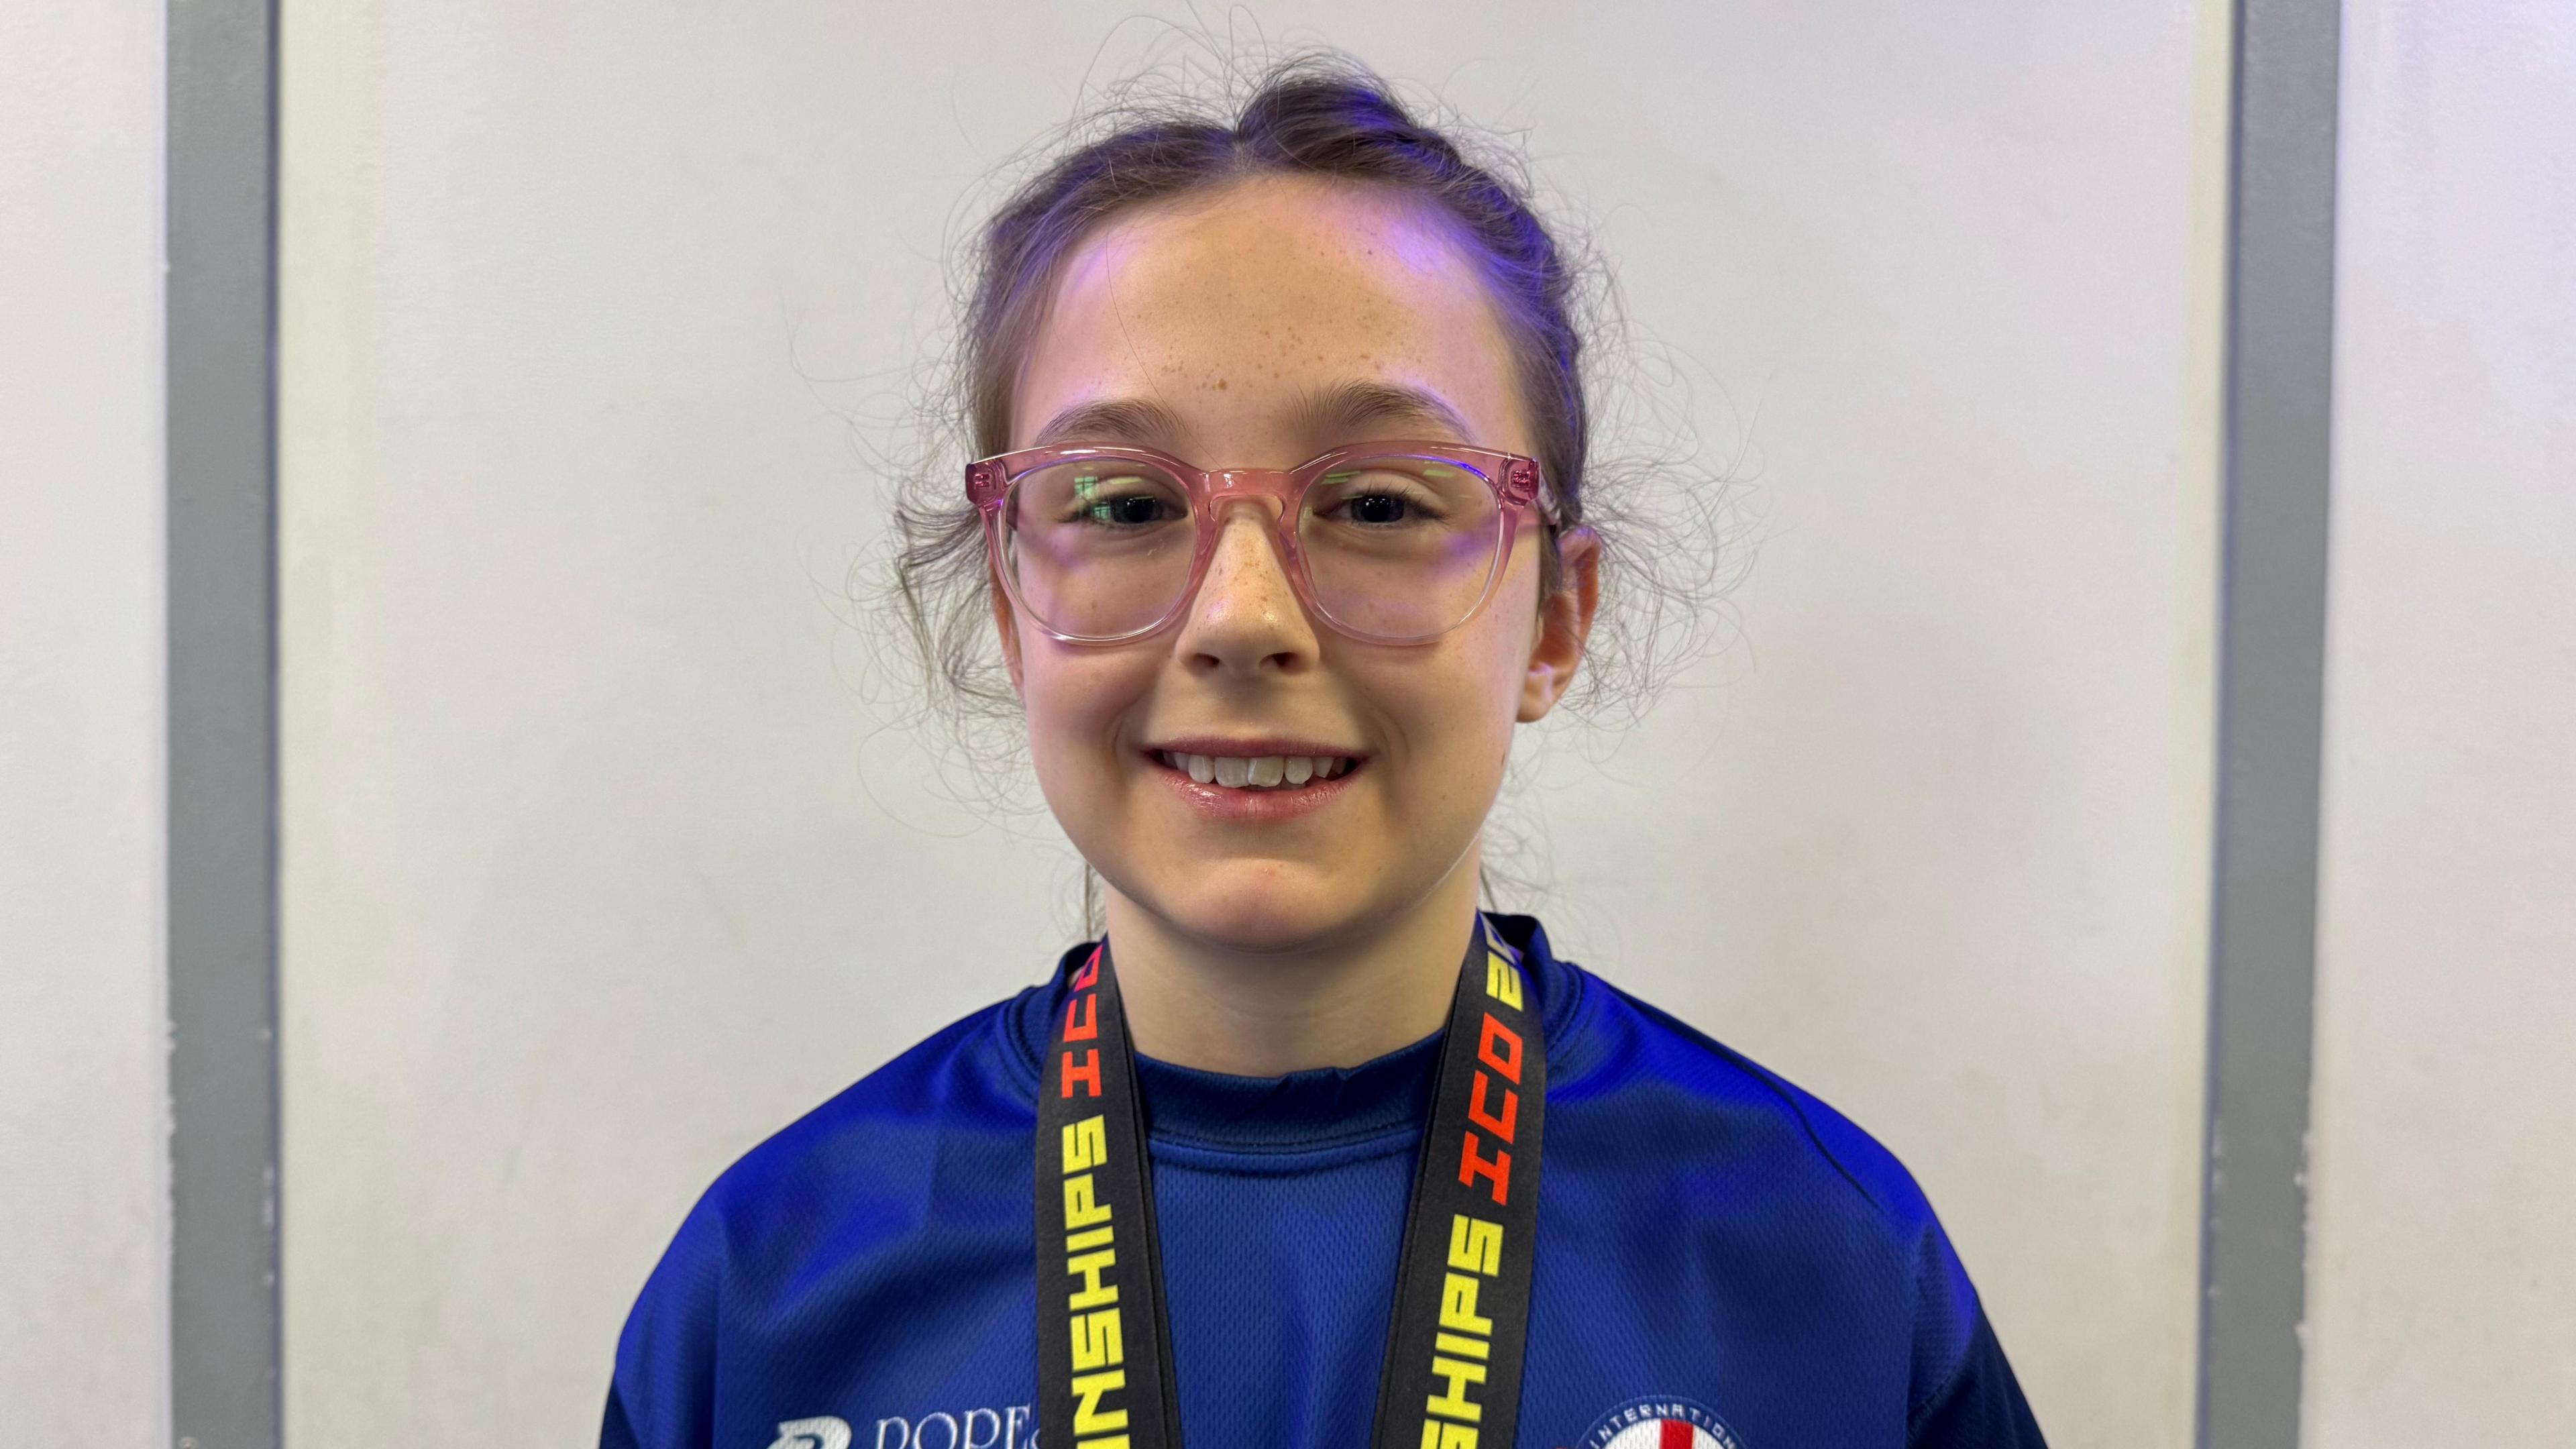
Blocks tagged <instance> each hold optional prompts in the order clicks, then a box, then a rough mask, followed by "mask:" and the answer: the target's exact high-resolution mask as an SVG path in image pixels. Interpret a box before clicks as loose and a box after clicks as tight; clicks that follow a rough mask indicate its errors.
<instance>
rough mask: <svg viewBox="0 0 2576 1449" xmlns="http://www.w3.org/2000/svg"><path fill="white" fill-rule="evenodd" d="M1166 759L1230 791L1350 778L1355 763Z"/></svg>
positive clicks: (1315, 758) (1173, 755)
mask: <svg viewBox="0 0 2576 1449" xmlns="http://www.w3.org/2000/svg"><path fill="white" fill-rule="evenodd" d="M1162 760H1163V763H1164V764H1166V765H1169V766H1171V767H1172V768H1173V769H1175V770H1185V771H1187V772H1189V777H1190V778H1191V779H1193V780H1196V781H1198V782H1199V783H1200V784H1202V785H1206V784H1211V783H1212V784H1218V785H1223V786H1225V787H1226V788H1227V789H1229V790H1243V789H1255V790H1269V789H1277V788H1280V787H1282V786H1287V787H1291V788H1293V787H1295V786H1298V785H1303V784H1305V783H1306V782H1307V781H1309V780H1329V779H1332V778H1333V777H1334V776H1336V775H1347V774H1349V773H1350V769H1351V762H1350V761H1349V760H1345V759H1342V758H1341V757H1339V756H1337V755H1253V756H1239V755H1238V756H1231V757H1229V756H1225V755H1192V754H1185V753H1183V752H1181V751H1178V750H1165V751H1163V753H1162Z"/></svg>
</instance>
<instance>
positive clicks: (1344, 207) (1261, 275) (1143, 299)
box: [1012, 178, 1518, 446]
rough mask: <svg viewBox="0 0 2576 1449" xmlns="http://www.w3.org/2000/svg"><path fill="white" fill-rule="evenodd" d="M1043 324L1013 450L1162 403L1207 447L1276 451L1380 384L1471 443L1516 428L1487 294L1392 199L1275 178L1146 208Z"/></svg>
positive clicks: (1070, 281) (1084, 253)
mask: <svg viewBox="0 0 2576 1449" xmlns="http://www.w3.org/2000/svg"><path fill="white" fill-rule="evenodd" d="M1044 317H1045V320H1044V321H1043V322H1042V323H1041V324H1040V325H1039V327H1038V330H1037V334H1036V336H1035V337H1034V338H1033V339H1032V340H1031V346H1030V349H1029V355H1028V357H1027V358H1026V360H1025V362H1024V365H1023V367H1022V370H1021V373H1020V381H1019V386H1018V388H1017V390H1016V399H1015V405H1014V407H1013V408H1012V416H1013V426H1014V433H1015V436H1014V443H1015V444H1020V443H1025V442H1026V441H1027V433H1028V431H1029V430H1032V429H1034V428H1036V427H1037V426H1039V425H1040V424H1041V423H1042V422H1043V421H1044V420H1045V419H1046V418H1048V417H1050V416H1053V415H1055V414H1056V413H1058V412H1060V411H1061V410H1063V409H1064V408H1066V407H1068V406H1072V405H1077V404H1080V403H1083V402H1089V401H1094V400H1098V399H1101V398H1111V397H1150V398H1153V399H1154V400H1156V401H1157V402H1159V403H1160V404H1162V405H1163V406H1164V407H1165V408H1166V409H1168V410H1169V411H1171V412H1173V413H1174V414H1177V415H1178V416H1179V417H1181V418H1182V420H1183V421H1184V422H1185V423H1187V424H1189V425H1190V430H1191V431H1192V432H1193V433H1199V434H1203V435H1205V436H1206V437H1208V438H1210V439H1214V438H1218V437H1223V438H1226V439H1229V440H1231V439H1239V438H1242V437H1245V436H1246V435H1247V434H1260V435H1264V436H1268V435H1271V434H1273V433H1275V431H1276V429H1277V428H1278V427H1279V426H1281V425H1282V422H1283V420H1282V419H1281V418H1280V417H1278V416H1276V415H1277V414H1278V413H1279V412H1280V410H1281V409H1282V408H1283V407H1286V406H1287V405H1289V404H1290V403H1291V401H1292V400H1295V399H1302V398H1305V397H1309V396H1311V395H1313V393H1314V392H1315V390H1316V389H1317V388H1318V387H1331V386H1337V385H1340V384H1344V383H1347V382H1372V381H1373V382H1388V383H1394V384H1398V385H1403V386H1411V387H1417V388H1421V389H1423V390H1426V391H1429V392H1432V393H1434V394H1436V395H1438V396H1440V397H1441V398H1443V399H1445V400H1446V401H1447V402H1448V403H1449V404H1450V405H1451V406H1452V407H1454V408H1455V409H1456V410H1457V411H1458V412H1459V413H1461V414H1462V415H1464V416H1465V417H1466V418H1467V420H1468V421H1469V423H1470V424H1471V426H1473V427H1474V428H1476V429H1477V430H1478V431H1480V432H1482V433H1484V434H1485V436H1484V437H1480V438H1478V439H1475V440H1474V441H1479V442H1494V443H1496V445H1503V446H1507V445H1508V443H1506V442H1504V441H1503V439H1502V435H1503V434H1505V433H1507V432H1513V431H1515V428H1514V424H1515V423H1516V421H1517V417H1518V408H1517V406H1516V400H1515V394H1514V392H1513V372H1512V366H1511V361H1510V352H1509V345H1508V341H1507V338H1506V336H1505V334H1504V331H1503V328H1502V324H1501V320H1500V318H1499V317H1498V316H1497V315H1496V312H1495V307H1494V302H1493V297H1492V293H1491V291H1490V289H1489V288H1488V287H1487V285H1486V283H1485V281H1484V279H1483V277H1482V276H1481V275H1480V273H1479V272H1478V270H1477V268H1476V266H1475V264H1474V263H1473V262H1472V261H1471V260H1470V258H1469V257H1468V256H1467V254H1466V253H1465V252H1464V251H1463V250H1461V248H1460V247H1459V245H1458V243H1457V242H1456V241H1455V240H1454V239H1453V236H1452V234H1451V233H1450V231H1449V229H1448V228H1447V227H1445V226H1444V225H1443V224H1442V223H1441V222H1440V221H1439V219H1438V218H1437V217H1434V216H1431V215H1428V214H1426V213H1425V212H1424V211H1423V210H1422V209H1421V208H1420V207H1418V206H1415V205H1411V204H1408V203H1407V202H1406V201H1405V200H1404V199H1403V198H1401V197H1398V196H1395V195H1393V194H1390V193H1383V192H1378V191H1374V190H1371V189H1369V188H1364V187H1358V186H1353V185H1348V184H1341V183H1329V182H1317V181H1312V180H1307V179H1304V178H1261V179H1257V180H1250V181H1245V182H1241V183H1238V184H1236V185H1234V186H1230V187H1227V188H1225V189H1223V190H1221V191H1218V192H1216V193H1213V194H1210V195H1206V196H1197V197H1191V198H1188V199H1186V200H1184V201H1182V202H1179V203H1176V204H1166V205H1160V206H1154V207H1148V208H1143V209H1140V210H1139V211H1137V212H1136V213H1134V214H1133V215H1130V216H1125V217H1121V218H1118V219H1117V220H1115V221H1112V222H1110V223H1108V224H1106V225H1104V226H1103V227H1102V228H1101V229H1100V230H1099V231H1098V232H1097V233H1095V234H1094V235H1092V236H1090V237H1088V238H1086V239H1085V240H1084V241H1083V242H1082V243H1081V244H1080V245H1079V246H1078V247H1077V248H1076V249H1075V251H1074V252H1073V254H1072V255H1071V256H1069V257H1068V258H1067V259H1066V262H1065V265H1064V267H1063V269H1062V271H1061V274H1060V277H1059V280H1058V282H1057V285H1056V289H1055V293H1054V296H1053V297H1052V298H1051V300H1050V305H1049V306H1048V308H1047V310H1046V313H1045V314H1044ZM1168 441H1170V442H1172V443H1174V444H1186V443H1188V442H1192V441H1197V440H1194V439H1172V440H1168Z"/></svg>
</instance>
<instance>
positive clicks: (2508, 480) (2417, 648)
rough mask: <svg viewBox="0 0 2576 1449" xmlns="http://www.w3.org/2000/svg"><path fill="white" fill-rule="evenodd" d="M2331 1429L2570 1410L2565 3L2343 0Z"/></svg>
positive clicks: (2325, 1249) (2515, 1442) (2318, 1189)
mask: <svg viewBox="0 0 2576 1449" xmlns="http://www.w3.org/2000/svg"><path fill="white" fill-rule="evenodd" d="M2338 185H2339V188H2340V191H2339V195H2338V198H2337V212H2338V215H2337V219H2336V228H2337V247H2336V250H2337V266H2338V273H2339V274H2338V277H2337V295H2336V306H2335V333H2336V335H2335V436H2334V449H2335V467H2334V555H2333V562H2332V586H2331V594H2330V603H2331V615H2330V643H2329V648H2328V655H2327V699H2326V774H2325V782H2326V795H2325V819H2324V825H2325V836H2324V842H2325V854H2324V862H2323V864H2324V881H2323V886H2322V891H2321V896H2322V899H2321V901H2320V912H2319V915H2320V925H2321V941H2320V946H2319V962H2318V996H2317V1075H2316V1097H2315V1109H2314V1110H2315V1143H2316V1148H2315V1172H2314V1181H2315V1199H2314V1209H2313V1224H2314V1226H2313V1230H2312V1237H2311V1241H2310V1252H2309V1260H2308V1281H2309V1290H2308V1291H2309V1324H2310V1331H2311V1342H2312V1344H2313V1351H2312V1353H2311V1356H2310V1358H2309V1364H2308V1370H2309V1372H2308V1426H2309V1429H2308V1433H2309V1442H2310V1443H2312V1444H2315V1445H2318V1446H2332V1449H2372V1446H2377V1445H2391V1446H2396V1445H2419V1444H2476V1445H2482V1446H2495V1449H2525V1446H2527V1449H2540V1446H2544V1445H2548V1446H2558V1445H2565V1444H2569V1443H2576V1235H2571V1234H2570V1232H2569V1228H2570V1225H2571V1223H2576V1211H2571V1209H2570V1207H2569V1204H2570V1203H2571V1202H2576V1146H2571V1144H2576V12H2571V11H2570V10H2569V8H2568V7H2567V6H2565V5H2563V4H2560V3H2556V0H2496V3H2489V4H2485V5H2477V6H2457V5H2437V4H2433V3H2429V0H2412V3H2407V0H2349V3H2347V4H2346V6H2345V8H2344V69H2343V122H2342V167H2341V172H2340V176H2339V180H2338Z"/></svg>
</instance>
